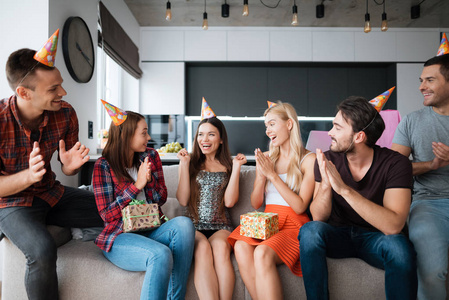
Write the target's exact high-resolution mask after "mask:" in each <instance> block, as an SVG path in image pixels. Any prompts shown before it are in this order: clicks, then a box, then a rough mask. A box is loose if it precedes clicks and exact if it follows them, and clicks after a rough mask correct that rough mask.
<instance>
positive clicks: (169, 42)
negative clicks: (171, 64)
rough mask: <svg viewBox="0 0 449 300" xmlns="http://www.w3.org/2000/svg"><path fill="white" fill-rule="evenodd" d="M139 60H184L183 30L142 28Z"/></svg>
mask: <svg viewBox="0 0 449 300" xmlns="http://www.w3.org/2000/svg"><path fill="white" fill-rule="evenodd" d="M140 43H141V45H140V60H141V61H184V31H182V30H142V31H141V41H140Z"/></svg>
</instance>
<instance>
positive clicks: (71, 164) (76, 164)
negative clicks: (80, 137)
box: [59, 140, 90, 173]
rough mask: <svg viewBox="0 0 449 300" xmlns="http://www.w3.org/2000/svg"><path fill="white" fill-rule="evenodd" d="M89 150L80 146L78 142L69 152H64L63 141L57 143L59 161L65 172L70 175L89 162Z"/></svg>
mask: <svg viewBox="0 0 449 300" xmlns="http://www.w3.org/2000/svg"><path fill="white" fill-rule="evenodd" d="M88 154H89V148H87V147H86V146H84V145H82V144H81V143H80V142H76V144H75V145H74V146H73V147H72V149H70V150H69V151H66V150H65V142H64V140H60V141H59V159H60V160H61V163H62V164H63V165H64V167H65V168H67V170H70V172H71V173H73V172H75V171H76V170H78V169H79V168H81V166H82V165H84V163H86V162H87V161H89V158H90V157H89V155H88Z"/></svg>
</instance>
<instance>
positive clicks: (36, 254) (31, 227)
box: [0, 187, 104, 300]
mask: <svg viewBox="0 0 449 300" xmlns="http://www.w3.org/2000/svg"><path fill="white" fill-rule="evenodd" d="M47 224H49V225H58V226H62V227H96V226H103V225H104V224H103V220H102V219H101V218H100V216H99V215H98V210H97V206H96V203H95V197H94V194H93V193H92V192H88V191H85V190H81V189H76V188H72V187H65V190H64V194H63V196H62V198H61V199H60V200H59V202H58V203H57V204H56V205H55V206H54V207H50V205H48V203H47V202H45V201H43V200H42V199H39V198H37V197H34V199H33V205H32V206H31V207H24V206H21V207H5V208H2V209H0V230H1V231H2V232H3V234H5V236H6V237H7V238H8V239H9V240H10V241H11V242H12V243H13V244H14V245H16V246H17V248H19V249H20V251H22V253H23V254H24V255H25V257H26V260H27V263H26V270H25V288H26V291H27V295H28V299H33V300H34V299H45V300H53V299H58V277H57V275H56V258H57V247H56V244H55V241H54V239H53V237H52V236H51V235H50V233H49V232H48V230H47V227H46V225H47Z"/></svg>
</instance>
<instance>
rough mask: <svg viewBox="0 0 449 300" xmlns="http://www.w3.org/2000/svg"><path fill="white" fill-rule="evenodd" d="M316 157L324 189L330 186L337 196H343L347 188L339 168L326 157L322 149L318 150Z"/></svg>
mask: <svg viewBox="0 0 449 300" xmlns="http://www.w3.org/2000/svg"><path fill="white" fill-rule="evenodd" d="M316 157H317V161H318V166H319V167H320V173H321V184H322V185H323V188H325V187H328V186H330V187H332V189H333V190H334V191H335V192H336V193H337V194H339V195H341V193H342V191H343V189H344V188H346V187H347V186H346V184H345V183H344V181H343V179H341V176H340V173H339V172H338V170H337V168H336V167H335V165H334V164H333V163H332V162H331V161H329V160H328V159H327V158H326V157H325V156H324V154H323V151H321V149H317V152H316Z"/></svg>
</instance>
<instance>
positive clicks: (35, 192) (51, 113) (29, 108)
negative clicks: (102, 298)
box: [0, 49, 103, 299]
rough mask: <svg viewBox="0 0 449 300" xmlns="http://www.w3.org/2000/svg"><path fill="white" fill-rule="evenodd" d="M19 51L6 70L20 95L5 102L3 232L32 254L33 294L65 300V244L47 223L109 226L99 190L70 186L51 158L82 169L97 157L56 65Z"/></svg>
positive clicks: (0, 163) (29, 278) (0, 160)
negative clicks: (60, 271) (61, 249)
mask: <svg viewBox="0 0 449 300" xmlns="http://www.w3.org/2000/svg"><path fill="white" fill-rule="evenodd" d="M35 53H36V51H34V50H30V49H20V50H17V51H15V52H13V53H12V54H11V55H10V57H9V59H8V61H7V64H6V75H7V79H8V83H9V85H10V87H11V88H12V89H13V91H14V92H15V94H14V95H13V96H11V97H10V98H6V99H3V100H1V101H0V230H1V231H2V232H3V234H4V235H5V236H6V237H8V239H9V240H10V241H11V242H12V243H14V244H15V245H16V246H17V247H18V248H19V249H20V250H21V251H22V252H23V254H24V255H25V257H26V258H27V267H26V274H25V287H26V290H27V294H28V298H29V299H58V280H57V275H56V258H57V257H56V256H57V247H56V245H55V241H54V240H53V238H52V236H51V235H50V233H49V232H48V230H47V227H46V225H47V224H52V225H58V226H62V227H92V226H103V221H102V220H101V218H100V217H99V215H98V210H97V208H96V204H95V198H94V195H93V193H91V192H88V191H84V190H81V189H77V188H73V187H66V186H62V185H61V183H60V182H59V181H57V180H56V179H55V177H56V175H55V173H54V172H53V171H52V170H51V165H50V160H51V157H52V155H53V153H54V152H55V151H56V150H58V152H59V155H58V159H59V161H60V162H61V169H62V172H63V173H64V174H66V175H75V174H76V173H77V172H78V170H79V169H80V168H81V166H82V165H83V164H84V163H85V162H87V161H88V160H89V156H88V153H89V149H88V148H86V147H85V146H84V145H82V144H81V143H80V142H79V141H78V119H77V116H76V113H75V110H74V109H73V108H72V106H71V105H70V104H69V103H67V102H65V101H63V100H62V97H63V96H65V95H66V94H67V93H66V91H65V90H64V89H63V88H62V81H63V80H62V77H61V74H60V72H59V70H58V69H57V68H55V67H48V66H46V65H44V64H42V63H40V62H37V61H36V60H34V59H33V56H34V54H35Z"/></svg>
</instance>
